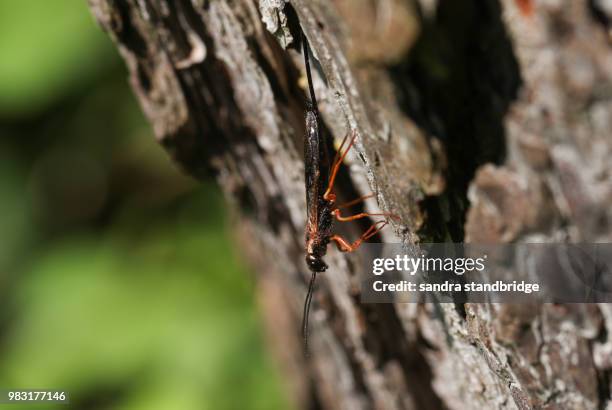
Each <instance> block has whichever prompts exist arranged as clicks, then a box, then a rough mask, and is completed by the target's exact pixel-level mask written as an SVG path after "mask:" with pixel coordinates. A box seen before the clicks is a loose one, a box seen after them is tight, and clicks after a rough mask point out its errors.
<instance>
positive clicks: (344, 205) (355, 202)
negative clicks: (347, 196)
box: [336, 193, 374, 209]
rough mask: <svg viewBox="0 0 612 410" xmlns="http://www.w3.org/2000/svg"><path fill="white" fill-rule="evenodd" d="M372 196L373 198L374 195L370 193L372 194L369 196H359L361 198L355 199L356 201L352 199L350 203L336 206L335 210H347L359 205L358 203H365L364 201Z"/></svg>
mask: <svg viewBox="0 0 612 410" xmlns="http://www.w3.org/2000/svg"><path fill="white" fill-rule="evenodd" d="M373 196H374V194H373V193H372V194H370V195H364V196H361V197H359V198H357V199H353V200H352V201H349V202H345V203H343V204H340V205H338V206H336V208H338V209H341V208H348V207H349V206H353V205H355V204H358V203H360V202H363V201H365V200H366V199H368V198H372V197H373Z"/></svg>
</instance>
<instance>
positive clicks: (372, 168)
mask: <svg viewBox="0 0 612 410" xmlns="http://www.w3.org/2000/svg"><path fill="white" fill-rule="evenodd" d="M89 1H90V6H91V9H92V11H93V14H94V16H95V17H96V19H97V20H98V22H99V24H100V25H101V26H102V27H103V28H104V29H105V30H106V31H107V32H108V33H109V35H110V36H111V37H112V38H113V40H114V41H115V42H116V44H117V47H118V48H119V51H120V53H121V55H122V56H123V58H124V59H125V61H126V64H127V66H128V67H129V71H130V74H131V76H130V81H131V84H132V87H133V89H134V92H135V93H136V94H137V96H138V98H139V100H140V103H141V105H142V107H143V110H144V112H145V114H146V115H147V117H148V118H149V120H150V122H151V124H152V126H153V129H154V131H155V134H156V136H157V138H158V139H159V141H160V143H161V144H163V146H164V147H166V148H167V150H168V152H169V153H170V154H171V155H172V156H173V157H174V158H175V159H176V161H177V162H178V163H179V164H180V165H181V166H182V167H183V168H184V169H185V170H187V171H188V172H189V173H191V174H193V175H195V176H196V177H199V176H203V175H206V174H207V173H208V172H209V171H211V170H212V171H213V172H214V173H215V175H216V176H217V178H218V180H219V183H220V184H221V186H222V187H223V189H224V191H225V192H226V194H227V197H228V198H229V199H230V200H231V201H232V203H234V204H235V207H236V209H238V210H239V211H240V215H241V216H240V218H241V224H240V228H239V229H240V231H241V235H240V237H241V238H242V240H243V243H242V247H243V248H244V249H245V250H246V251H247V254H248V255H249V256H250V260H252V261H253V263H254V265H255V266H256V267H257V268H258V271H259V275H258V292H259V299H260V302H261V305H262V307H263V310H264V313H265V316H266V318H267V323H268V329H269V332H268V333H269V335H270V342H271V345H272V346H273V351H274V352H275V353H276V354H277V355H278V357H279V358H281V359H282V363H283V366H284V369H285V371H286V372H287V374H288V375H290V376H291V377H289V378H288V379H289V380H292V383H291V388H292V389H293V394H292V395H291V397H293V398H294V400H295V404H296V405H297V406H302V407H304V408H306V407H321V408H330V409H331V408H346V409H360V408H364V409H365V408H379V409H437V408H449V409H466V408H473V409H480V408H504V409H515V408H519V409H530V408H549V409H553V408H563V409H595V408H610V405H609V404H608V400H609V399H610V390H611V387H612V386H611V380H610V370H611V369H612V356H611V354H612V340H610V337H609V335H610V331H611V330H612V308H611V307H610V305H604V304H602V305H578V304H576V305H552V304H548V305H541V306H520V305H485V304H478V305H461V306H457V305H451V304H442V305H438V306H436V305H413V304H412V305H411V304H397V305H390V304H388V305H363V304H360V303H359V286H358V281H357V278H356V277H355V275H354V270H355V269H354V267H355V266H356V264H358V263H359V255H358V254H357V255H341V254H339V253H337V252H333V251H332V252H330V254H329V255H328V258H327V261H328V263H329V264H330V269H329V270H328V272H327V273H326V274H324V275H321V280H320V282H319V286H318V291H317V293H316V295H315V307H314V311H313V315H312V319H311V327H312V330H311V349H312V355H311V357H310V359H308V360H304V359H303V357H302V354H301V353H302V352H301V344H300V338H299V330H298V329H299V323H300V317H301V308H302V302H303V300H304V293H305V286H306V285H305V284H306V281H307V278H308V272H307V269H306V267H305V264H304V258H303V241H304V223H305V210H304V207H305V195H304V182H303V162H302V146H303V142H302V138H303V137H302V136H303V134H304V129H303V128H304V124H303V113H304V109H305V100H306V97H305V92H304V86H305V82H304V76H303V65H302V57H301V50H300V47H299V44H298V40H299V33H300V27H301V29H302V30H304V32H305V33H306V35H307V36H308V38H309V41H310V43H311V47H312V49H313V52H314V54H315V56H316V59H317V63H316V64H315V66H316V67H315V70H314V71H315V72H314V77H315V78H314V86H315V89H316V92H317V95H318V98H319V105H320V110H321V112H322V117H323V120H324V127H325V129H326V131H327V132H328V133H329V135H331V136H333V138H334V139H335V140H336V141H338V140H339V139H341V138H342V137H343V136H344V135H345V134H346V133H347V132H349V131H350V130H356V132H357V133H358V134H359V139H358V140H357V144H356V145H357V146H356V150H355V151H354V152H353V154H352V155H351V156H350V158H349V159H348V162H349V163H350V164H351V166H350V172H346V171H345V172H343V174H342V175H341V176H340V182H339V184H338V190H339V194H340V196H341V197H345V198H352V197H354V196H356V195H359V194H366V193H369V192H371V191H373V192H375V193H376V200H372V203H369V204H367V207H370V206H372V205H375V204H376V202H377V203H378V205H379V207H380V208H382V209H383V210H386V211H392V212H393V213H395V214H398V215H399V216H400V217H401V223H396V224H394V226H393V229H389V230H387V231H386V232H385V233H383V235H382V236H381V238H379V239H380V240H383V241H398V240H401V241H403V242H404V243H418V242H431V241H473V242H520V241H529V240H531V241H534V240H535V241H541V242H542V241H543V242H553V241H571V242H580V241H600V242H609V241H611V240H612V225H611V222H612V207H611V206H610V204H611V203H612V166H611V164H612V162H611V161H610V157H611V155H612V138H611V136H610V129H611V127H612V81H611V80H612V52H611V47H610V46H611V34H610V26H609V22H610V18H611V17H612V5H611V2H610V1H608V0H591V1H586V0H576V1H570V0H566V1H562V0H542V1H530V0H512V1H511V0H505V1H497V0H463V1H454V0H448V1H441V2H439V3H438V2H436V1H435V0H420V1H416V0H414V1H410V0H379V1H372V0H333V1H332V0H311V1H308V0H291V1H290V2H286V1H285V0H259V1H257V0H216V1H213V0H211V1H205V0H192V1H188V0H176V1H174V0H173V1H170V0H123V1H120V0H89ZM360 228H361V227H360V226H359V225H357V224H355V225H350V226H347V227H342V229H344V230H343V231H342V232H343V233H345V234H346V235H347V236H350V237H355V236H357V235H358V232H359V229H360Z"/></svg>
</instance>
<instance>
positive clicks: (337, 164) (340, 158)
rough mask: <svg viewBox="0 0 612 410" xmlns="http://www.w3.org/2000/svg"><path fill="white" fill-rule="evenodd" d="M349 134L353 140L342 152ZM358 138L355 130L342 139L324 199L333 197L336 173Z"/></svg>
mask: <svg viewBox="0 0 612 410" xmlns="http://www.w3.org/2000/svg"><path fill="white" fill-rule="evenodd" d="M349 135H350V136H351V140H350V142H349V144H348V146H347V147H346V150H345V151H344V152H342V148H343V147H344V144H345V143H346V141H347V139H348V137H349ZM356 139H357V133H356V132H355V131H352V132H351V134H347V135H346V137H344V139H343V140H342V144H340V148H339V149H338V152H337V153H336V157H335V158H334V163H333V165H332V169H331V171H330V174H329V181H328V182H327V190H326V191H325V193H324V194H323V199H325V200H330V198H331V197H330V195H332V193H331V191H332V189H333V188H334V182H335V180H336V175H337V174H338V170H339V169H340V165H341V164H342V162H344V158H346V154H348V152H349V151H350V150H351V147H352V146H353V144H354V143H355V140H356ZM341 152H342V154H341Z"/></svg>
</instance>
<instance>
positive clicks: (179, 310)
mask: <svg viewBox="0 0 612 410" xmlns="http://www.w3.org/2000/svg"><path fill="white" fill-rule="evenodd" d="M0 48H1V49H2V54H3V58H2V59H1V60H0V135H1V136H2V138H1V139H0V197H1V198H2V201H0V388H60V389H66V390H68V391H69V392H70V393H71V400H72V406H71V407H72V408H87V409H90V408H92V409H93V408H104V409H109V408H121V409H170V408H177V409H274V408H286V407H287V402H286V400H285V398H284V396H283V394H282V391H281V390H282V389H281V388H280V383H279V379H278V375H277V374H276V372H275V369H274V367H273V366H272V365H271V364H270V362H269V359H268V356H267V355H266V354H265V350H264V347H263V343H262V337H261V332H260V323H259V319H258V317H257V314H256V310H255V307H254V301H253V285H252V283H251V281H250V279H249V276H248V274H247V273H246V271H245V269H244V267H243V266H242V265H241V264H240V261H239V258H237V255H236V254H235V253H234V250H233V249H232V247H231V238H230V237H229V234H228V233H227V218H226V215H225V213H224V204H223V201H222V198H221V195H220V193H219V192H218V191H217V189H216V187H215V186H214V185H213V184H212V183H208V184H196V183H195V182H194V181H192V180H191V179H189V178H187V177H185V176H183V175H181V174H180V172H179V171H178V170H177V169H176V167H175V166H174V165H173V164H171V163H170V161H169V159H168V157H167V155H166V154H165V153H164V152H163V151H162V149H161V148H160V147H159V146H157V144H156V143H155V142H154V138H153V137H152V136H151V135H150V130H149V127H148V126H147V125H146V123H145V121H144V119H143V118H142V114H141V112H140V110H139V109H138V107H137V104H136V102H135V101H134V99H133V97H132V95H131V93H130V91H129V90H128V86H127V82H126V80H125V79H126V73H125V69H124V68H123V67H122V65H121V62H120V61H119V58H118V57H117V56H116V52H115V51H114V48H113V46H112V45H111V44H110V41H109V40H108V39H107V38H106V37H105V35H104V34H103V33H102V32H101V31H100V30H99V29H98V28H97V27H96V26H95V24H94V22H93V19H92V18H91V17H90V15H89V13H88V10H87V7H86V2H84V1H82V0H44V1H40V0H20V1H2V2H0ZM38 408H40V407H38ZM44 408H47V407H44ZM58 408H61V406H59V407H58Z"/></svg>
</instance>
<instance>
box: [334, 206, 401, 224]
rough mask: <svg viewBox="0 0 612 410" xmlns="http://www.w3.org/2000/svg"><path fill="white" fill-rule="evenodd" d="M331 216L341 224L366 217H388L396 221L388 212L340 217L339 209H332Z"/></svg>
mask: <svg viewBox="0 0 612 410" xmlns="http://www.w3.org/2000/svg"><path fill="white" fill-rule="evenodd" d="M332 214H333V215H334V216H335V217H336V219H337V220H339V221H341V222H348V221H354V220H355V219H361V218H366V217H368V216H388V217H390V218H393V219H398V216H397V215H393V214H390V213H388V212H384V213H378V214H370V213H367V212H361V213H359V214H356V215H351V216H342V215H340V209H334V210H333V211H332Z"/></svg>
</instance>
